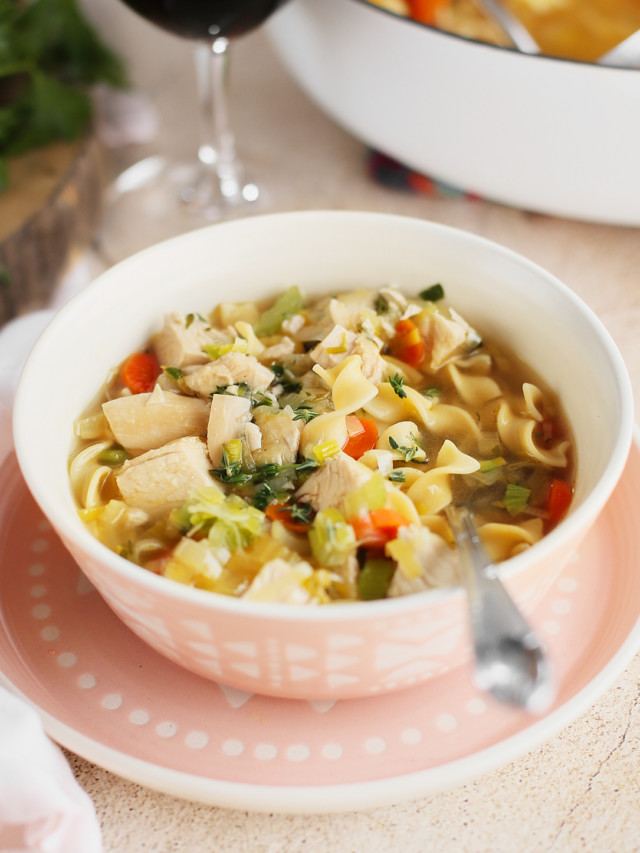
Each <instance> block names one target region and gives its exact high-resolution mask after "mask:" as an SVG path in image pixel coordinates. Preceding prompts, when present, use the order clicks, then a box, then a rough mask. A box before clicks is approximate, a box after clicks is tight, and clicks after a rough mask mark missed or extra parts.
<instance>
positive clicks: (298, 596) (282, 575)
mask: <svg viewBox="0 0 640 853" xmlns="http://www.w3.org/2000/svg"><path fill="white" fill-rule="evenodd" d="M312 575H313V569H312V568H311V566H310V565H309V564H308V563H305V562H299V563H288V562H287V561H286V560H282V559H281V558H277V559H275V560H269V562H268V563H265V564H264V566H263V567H262V568H261V569H260V571H259V572H258V574H257V575H256V576H255V578H254V579H253V580H252V581H251V584H250V586H249V588H248V589H247V591H246V592H245V594H244V595H243V598H247V599H249V600H250V601H275V602H279V603H280V604H308V603H309V602H310V601H311V594H310V592H309V590H308V589H307V588H306V587H305V586H303V584H304V582H305V581H307V580H309V578H310V577H311V576H312Z"/></svg>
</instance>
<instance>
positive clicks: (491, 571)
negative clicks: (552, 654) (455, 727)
mask: <svg viewBox="0 0 640 853" xmlns="http://www.w3.org/2000/svg"><path fill="white" fill-rule="evenodd" d="M446 514H447V520H448V521H449V525H450V526H451V529H452V531H453V535H454V538H455V540H456V544H457V546H458V550H459V552H460V562H461V565H462V571H463V575H464V579H465V583H466V587H467V595H468V602H469V616H470V622H471V633H472V637H473V645H474V652H475V673H474V682H475V684H476V686H477V687H478V688H479V689H481V690H484V691H486V692H488V693H491V694H492V695H493V696H494V697H495V698H496V699H498V700H499V701H500V702H503V703H506V704H508V705H514V706H517V707H522V708H524V709H525V710H527V711H529V712H531V713H534V714H539V713H542V712H543V711H545V710H546V709H547V708H548V707H549V706H550V704H551V703H552V701H553V698H554V695H555V688H554V684H553V674H552V669H551V665H550V663H549V661H548V659H547V657H546V655H545V650H544V647H543V645H542V643H541V642H540V640H539V639H538V637H537V636H536V634H535V633H534V631H533V630H532V629H531V627H530V626H529V624H528V623H527V621H526V620H525V618H524V616H523V615H522V614H521V613H520V611H519V610H518V608H517V607H516V605H515V603H514V601H513V599H512V598H511V597H510V596H509V594H508V592H507V590H506V589H505V587H504V586H503V584H502V583H501V581H500V579H499V577H498V574H497V569H496V566H495V564H494V563H492V562H491V560H490V559H489V557H488V555H487V553H486V551H485V550H484V547H483V545H482V542H481V540H480V536H479V534H478V530H477V528H476V525H475V522H474V520H473V516H472V515H471V513H470V511H469V510H468V508H467V507H464V506H449V507H448V508H447V509H446Z"/></svg>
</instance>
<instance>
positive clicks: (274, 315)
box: [255, 284, 302, 337]
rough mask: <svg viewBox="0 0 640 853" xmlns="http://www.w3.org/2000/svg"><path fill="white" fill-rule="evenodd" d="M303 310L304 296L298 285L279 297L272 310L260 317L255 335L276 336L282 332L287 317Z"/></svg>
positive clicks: (264, 312) (268, 309)
mask: <svg viewBox="0 0 640 853" xmlns="http://www.w3.org/2000/svg"><path fill="white" fill-rule="evenodd" d="M301 309H302V295H301V293H300V290H299V289H298V287H297V285H295V284H294V285H293V286H292V287H289V288H288V289H287V290H285V291H284V292H283V293H281V294H280V296H278V298H277V299H276V301H275V302H274V303H273V305H272V306H271V307H270V308H267V310H266V311H263V313H262V314H261V315H260V319H259V320H258V322H257V323H256V325H255V333H256V335H258V337H264V336H265V335H275V334H277V333H278V332H279V331H280V328H281V326H282V323H283V321H284V320H286V319H287V317H291V316H292V315H293V314H297V313H298V312H299V311H300V310H301Z"/></svg>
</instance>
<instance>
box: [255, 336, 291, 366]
mask: <svg viewBox="0 0 640 853" xmlns="http://www.w3.org/2000/svg"><path fill="white" fill-rule="evenodd" d="M294 349H295V344H294V342H293V341H292V340H291V338H282V340H281V341H279V342H278V343H277V344H272V345H271V346H270V347H265V348H264V349H263V350H262V352H261V353H260V361H261V362H262V363H263V364H267V365H269V364H273V362H274V361H282V359H283V358H285V357H286V356H288V355H291V354H292V353H293V351H294Z"/></svg>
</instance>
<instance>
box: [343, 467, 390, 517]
mask: <svg viewBox="0 0 640 853" xmlns="http://www.w3.org/2000/svg"><path fill="white" fill-rule="evenodd" d="M386 500H387V490H386V489H385V486H384V477H383V476H382V474H374V475H373V476H372V477H371V478H370V479H368V480H367V481H366V482H365V483H364V484H363V485H362V486H360V488H359V489H355V490H354V491H353V492H351V493H350V494H348V495H347V497H346V498H345V499H344V501H343V502H342V508H343V510H344V514H345V516H346V518H355V516H357V515H360V513H361V512H370V511H371V510H372V509H381V507H383V506H384V505H385V502H386Z"/></svg>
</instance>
